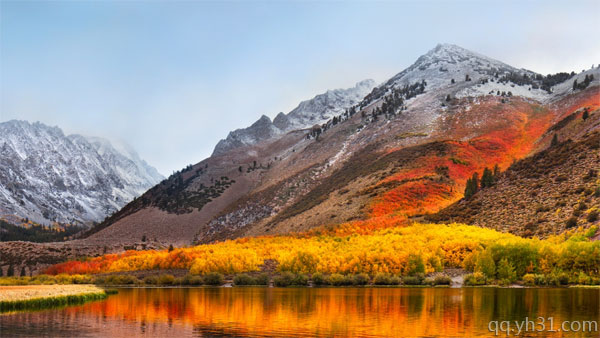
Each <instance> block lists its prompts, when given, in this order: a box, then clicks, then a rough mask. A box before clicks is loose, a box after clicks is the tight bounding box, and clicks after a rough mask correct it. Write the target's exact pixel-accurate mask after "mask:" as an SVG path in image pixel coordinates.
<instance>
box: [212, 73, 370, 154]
mask: <svg viewBox="0 0 600 338" xmlns="http://www.w3.org/2000/svg"><path fill="white" fill-rule="evenodd" d="M373 87H375V81H373V80H364V81H360V82H358V83H357V84H356V85H355V86H354V87H352V88H348V89H334V90H328V91H327V92H325V93H323V94H319V95H317V96H315V97H314V98H312V99H310V100H306V101H302V102H301V103H300V104H299V105H298V107H296V108H294V109H293V110H292V111H291V112H289V113H288V114H284V113H279V114H278V115H277V116H276V117H275V119H273V121H271V119H270V118H269V117H267V116H265V115H263V116H261V118H260V119H259V120H258V121H256V122H254V123H253V124H252V125H251V126H250V127H248V128H243V129H237V130H235V131H232V132H230V133H229V135H228V136H227V138H226V139H224V140H221V141H219V143H217V145H216V147H215V150H214V151H213V154H212V155H213V156H215V155H221V154H224V153H226V152H228V151H229V150H232V149H235V148H238V147H243V146H249V145H254V144H257V143H259V142H261V141H265V140H269V139H273V138H275V137H277V136H280V135H282V134H285V133H287V132H290V131H292V130H300V129H306V128H310V127H312V126H314V125H316V124H323V123H325V122H327V121H328V120H329V119H331V118H332V117H333V116H335V115H340V114H342V113H343V112H344V111H345V110H346V109H347V108H350V107H351V106H353V105H355V104H357V103H358V102H360V101H361V100H362V99H363V98H364V97H365V95H367V94H368V93H369V92H370V91H371V90H372V89H373Z"/></svg>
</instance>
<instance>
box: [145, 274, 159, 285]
mask: <svg viewBox="0 0 600 338" xmlns="http://www.w3.org/2000/svg"><path fill="white" fill-rule="evenodd" d="M143 283H144V284H147V285H156V284H158V277H156V276H146V277H145V278H144V280H143Z"/></svg>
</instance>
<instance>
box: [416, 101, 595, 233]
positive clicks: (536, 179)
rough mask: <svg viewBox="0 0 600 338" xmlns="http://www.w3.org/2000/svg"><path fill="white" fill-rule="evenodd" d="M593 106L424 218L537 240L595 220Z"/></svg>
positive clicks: (567, 118) (561, 122)
mask: <svg viewBox="0 0 600 338" xmlns="http://www.w3.org/2000/svg"><path fill="white" fill-rule="evenodd" d="M599 105H600V102H598V101H597V102H596V104H595V105H593V104H590V105H586V106H585V108H583V109H578V110H576V111H574V112H571V113H570V114H568V115H566V116H565V117H564V118H562V119H561V120H559V122H558V123H556V124H554V125H553V126H552V127H551V128H550V129H548V131H547V132H546V133H545V134H544V135H543V137H542V138H540V140H539V143H540V148H542V150H541V151H539V152H537V153H535V154H534V155H533V156H530V157H527V158H524V159H522V160H519V161H517V162H515V163H513V164H511V165H510V167H509V168H508V169H507V170H506V171H505V172H503V173H501V174H500V175H498V177H497V178H496V179H495V180H494V184H493V185H492V186H490V187H486V188H484V189H480V190H479V191H478V192H476V193H475V194H474V195H473V196H472V197H470V198H465V199H461V200H460V201H458V202H456V203H454V204H452V205H450V206H448V207H447V208H444V209H443V210H441V211H440V212H438V213H435V214H432V215H428V216H427V218H428V220H430V221H433V222H438V223H448V222H460V223H466V224H474V225H479V226H482V227H489V228H493V229H496V230H499V231H504V232H511V233H514V234H518V235H520V236H526V237H531V236H537V237H540V238H543V237H546V236H548V235H552V234H560V233H562V232H564V231H566V230H569V229H571V228H575V227H577V226H582V227H590V226H592V225H593V224H597V223H598V222H597V221H598V217H597V216H595V217H594V216H593V215H594V214H595V215H598V212H599V211H600V175H599V172H598V170H599V168H600V156H599V155H598V154H599V149H600V109H598V106H599ZM587 107H590V108H587ZM586 111H587V114H585V115H584V113H585V112H586ZM555 135H556V141H555V142H554V143H555V144H553V141H552V139H553V138H554V136H555ZM480 174H481V173H480Z"/></svg>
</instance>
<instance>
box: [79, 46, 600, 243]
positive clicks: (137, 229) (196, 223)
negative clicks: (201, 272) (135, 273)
mask: <svg viewBox="0 0 600 338" xmlns="http://www.w3.org/2000/svg"><path fill="white" fill-rule="evenodd" d="M598 73H599V72H598V69H592V70H589V71H587V72H585V73H580V74H575V73H568V74H567V73H561V74H556V75H552V76H542V75H539V74H536V73H534V72H531V71H528V70H522V69H517V68H514V67H511V66H508V65H506V64H504V63H501V62H499V61H496V60H493V59H491V58H488V57H485V56H481V55H479V54H476V53H473V52H470V51H468V50H465V49H463V48H460V47H458V46H454V45H447V44H444V45H438V46H436V47H435V48H434V49H433V50H431V51H429V52H428V53H427V54H425V55H424V56H422V57H420V58H419V59H418V60H417V61H416V62H415V64H413V65H411V66H410V67H408V68H407V69H406V70H404V71H402V72H400V73H399V74H397V75H395V76H393V77H392V78H390V80H388V81H386V82H385V83H383V84H382V85H379V86H377V87H375V88H374V89H373V90H372V91H371V92H370V93H368V94H367V95H366V96H365V98H364V99H363V100H361V101H360V102H358V103H356V104H355V105H353V106H350V107H348V106H347V105H348V102H346V101H344V103H343V104H342V105H341V106H340V107H337V108H331V111H335V112H339V113H338V115H334V116H333V117H332V118H330V119H329V120H327V121H324V122H323V121H322V119H323V118H324V116H325V115H322V114H320V113H318V112H315V113H314V114H312V115H314V120H315V121H319V122H322V123H321V124H320V125H317V126H314V127H313V128H310V129H305V128H306V127H307V126H310V124H308V125H307V124H306V123H303V124H300V128H301V129H298V130H292V131H290V132H286V133H279V132H276V131H274V130H275V128H277V129H278V128H279V127H278V126H277V125H279V126H283V124H279V123H278V122H277V121H278V120H281V119H277V118H276V119H275V120H276V121H274V122H273V123H271V122H270V121H269V119H268V118H266V117H263V118H261V120H259V121H258V122H257V123H255V125H253V126H252V127H251V128H249V129H247V130H245V131H240V135H241V134H243V133H245V132H246V131H248V130H252V131H253V132H256V135H261V136H264V137H259V139H257V138H256V137H255V138H253V139H252V140H251V142H247V143H244V142H241V143H238V144H237V145H236V146H235V147H224V148H222V149H223V150H222V151H221V150H219V151H216V152H215V154H214V155H213V156H211V157H210V158H208V159H206V160H204V161H202V162H200V163H198V164H196V165H194V166H191V167H189V168H186V169H185V170H183V171H181V172H180V173H177V174H175V175H173V176H172V177H170V178H169V179H168V180H166V181H165V182H163V183H162V184H160V185H158V186H156V187H154V188H153V189H151V190H150V191H149V192H148V193H147V194H145V195H144V196H142V197H141V198H140V199H138V200H136V201H135V202H133V203H131V204H129V205H128V206H127V207H125V208H124V209H122V210H121V211H120V212H119V213H117V214H115V215H114V216H113V217H112V218H110V219H109V220H107V222H105V223H103V224H101V225H100V226H99V227H97V228H95V229H94V230H93V231H92V232H90V235H91V236H90V237H89V238H88V239H89V240H106V239H110V240H111V241H126V240H127V238H130V239H131V240H139V238H142V237H143V236H150V237H157V238H158V239H159V240H163V241H164V242H166V243H168V242H172V243H176V244H180V245H181V244H186V243H190V242H192V241H195V242H209V241H213V240H219V239H225V238H235V237H240V236H250V235H260V234H268V233H286V232H290V231H304V230H308V229H311V228H314V227H319V226H323V225H328V224H332V225H333V224H339V223H342V222H348V221H353V220H360V219H364V218H366V217H382V216H384V215H386V214H401V215H404V217H406V218H407V219H408V218H410V217H418V216H419V215H422V214H426V213H431V212H434V211H436V210H438V209H436V208H441V207H444V206H447V205H450V204H452V203H453V202H455V201H457V200H459V199H460V198H461V197H462V192H463V188H464V183H465V181H466V179H467V178H468V177H469V176H470V175H471V174H472V173H473V172H475V171H481V170H482V169H483V167H484V166H486V165H490V164H498V165H500V166H501V167H502V168H506V167H508V166H509V165H510V164H511V163H512V162H513V161H515V160H518V159H521V158H524V157H526V156H528V155H530V154H532V153H535V152H536V151H538V150H540V148H539V144H538V142H539V139H540V138H542V137H543V134H544V132H545V131H546V130H547V129H548V128H550V127H551V126H552V125H553V124H554V123H556V122H558V120H559V119H560V117H561V115H562V114H564V112H565V111H567V110H569V109H575V108H580V107H581V106H582V105H583V104H585V103H582V102H579V101H577V98H578V97H581V96H582V95H584V94H582V93H584V92H586V93H589V92H590V90H592V91H593V90H594V89H593V88H597V85H598V78H599V76H598ZM591 74H595V77H594V80H593V81H589V82H588V83H587V87H586V88H573V85H572V84H573V81H574V80H578V81H579V83H581V82H582V81H584V78H585V77H586V76H587V75H591ZM588 87H589V88H588ZM592 94H593V93H592ZM585 95H587V97H590V95H591V94H585ZM591 96H592V97H594V98H592V100H597V97H596V96H594V95H591ZM561 100H563V101H561ZM569 100H571V101H573V102H572V103H569V102H570V101H569ZM559 101H560V102H563V104H562V106H560V105H557V102H559ZM309 102H310V101H309ZM311 105H312V104H308V103H303V104H301V105H300V106H299V108H297V109H301V108H302V107H307V106H311ZM320 106H321V107H322V105H320ZM302 109H303V110H306V111H311V110H312V109H304V108H302ZM297 112H298V110H295V111H294V112H292V113H290V114H288V117H290V116H291V117H297V116H300V115H301V114H299V113H297ZM304 115H307V114H304ZM304 115H303V116H304ZM308 115H309V116H310V115H311V114H308ZM305 120H306V119H305ZM307 120H308V121H312V119H311V117H308V118H307ZM311 124H312V122H311ZM278 130H281V129H278ZM141 224H143V225H144V226H140V225H141ZM165 224H168V227H165V226H164V225H165Z"/></svg>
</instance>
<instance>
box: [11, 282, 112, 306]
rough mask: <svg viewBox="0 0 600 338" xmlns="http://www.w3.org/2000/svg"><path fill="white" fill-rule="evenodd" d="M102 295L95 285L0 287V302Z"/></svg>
mask: <svg viewBox="0 0 600 338" xmlns="http://www.w3.org/2000/svg"><path fill="white" fill-rule="evenodd" d="M98 293H104V289H102V288H99V287H97V286H95V285H15V286H0V302H15V301H25V300H30V299H39V298H51V297H64V296H73V295H86V294H98Z"/></svg>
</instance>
